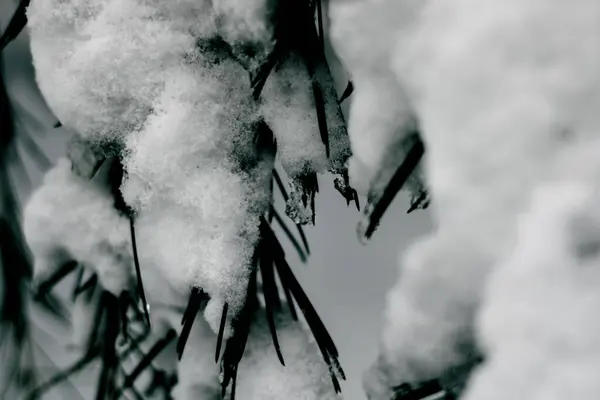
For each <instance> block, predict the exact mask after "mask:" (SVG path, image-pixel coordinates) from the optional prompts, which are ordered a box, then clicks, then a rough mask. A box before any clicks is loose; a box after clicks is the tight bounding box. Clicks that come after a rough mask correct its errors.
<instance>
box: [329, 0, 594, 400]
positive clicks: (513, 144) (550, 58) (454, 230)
mask: <svg viewBox="0 0 600 400" xmlns="http://www.w3.org/2000/svg"><path fill="white" fill-rule="evenodd" d="M333 10H334V12H335V16H334V17H335V18H334V26H336V27H337V28H336V30H335V31H336V32H338V33H336V35H337V37H339V40H338V41H339V42H340V44H339V47H340V48H341V54H342V56H343V57H344V59H345V60H346V61H347V62H348V64H350V65H352V64H353V63H356V64H357V65H359V64H360V63H361V61H362V60H364V63H366V64H367V67H364V69H362V70H361V69H359V68H357V67H356V71H355V72H354V73H355V76H356V87H357V96H356V98H355V100H354V101H355V103H354V104H353V106H352V109H351V117H350V132H351V140H352V142H353V143H352V145H353V149H354V147H356V148H355V149H354V150H355V153H356V154H357V155H358V154H361V150H360V149H370V148H371V147H369V146H372V147H375V148H376V149H381V148H382V147H384V145H385V143H387V142H386V141H383V140H373V141H370V142H369V144H365V145H363V144H362V142H361V141H360V139H359V138H358V136H357V135H356V134H354V132H356V131H355V129H356V128H358V127H361V128H362V127H363V126H364V125H361V123H362V122H361V121H368V120H369V119H372V120H373V121H376V122H373V124H375V123H377V121H381V122H379V123H382V124H383V122H385V121H388V120H392V117H397V118H400V117H401V116H402V115H404V113H405V111H403V110H404V109H403V108H402V107H400V106H398V104H405V103H403V102H400V101H396V102H395V103H396V108H395V110H390V111H389V112H385V111H386V110H387V109H385V108H384V109H383V111H382V109H380V108H379V107H378V108H377V109H374V108H373V107H371V108H369V102H366V103H365V104H363V105H361V106H360V107H359V106H356V104H357V102H360V98H361V95H360V90H361V89H360V87H361V81H365V82H373V81H377V80H382V79H383V78H384V77H387V79H389V80H390V82H393V83H390V84H385V85H383V84H382V85H381V87H377V89H376V90H374V91H373V92H372V96H373V97H374V98H376V100H373V104H375V101H381V99H388V98H391V97H389V96H402V95H404V96H406V98H407V99H408V100H409V105H408V106H406V109H409V110H413V111H414V113H415V115H416V118H417V119H418V123H419V126H420V130H421V133H422V135H423V139H424V141H425V144H426V149H427V150H426V151H427V155H426V172H427V179H428V187H430V188H431V192H432V198H433V203H432V204H433V212H434V214H435V216H436V219H437V225H438V229H437V230H436V232H435V233H433V234H432V235H431V236H429V237H428V238H426V239H424V240H422V241H420V242H418V243H417V244H415V245H414V246H413V248H412V249H411V250H410V251H408V252H406V253H405V254H404V255H403V256H402V257H401V261H400V272H399V280H398V283H397V285H396V287H395V288H394V289H393V290H392V291H391V292H390V294H389V297H388V306H387V310H386V313H385V315H386V317H385V325H384V331H383V337H382V339H383V340H382V348H381V352H380V357H379V359H378V362H377V363H376V364H375V365H374V366H373V370H372V371H371V372H370V373H369V376H371V377H375V378H373V379H372V381H373V385H372V386H373V387H375V388H377V387H378V388H379V389H373V391H372V393H370V394H371V395H372V398H373V399H387V398H388V397H386V396H389V389H390V388H391V387H392V386H395V385H398V384H400V383H402V382H405V381H408V382H411V381H420V380H425V379H431V378H436V377H439V376H440V375H442V376H443V375H444V374H445V373H446V371H448V369H449V368H450V367H453V366H456V365H460V364H464V363H468V362H470V360H471V359H472V357H473V355H474V354H476V353H477V345H476V343H475V341H474V340H473V338H474V331H473V328H474V326H473V325H474V317H475V315H476V313H477V312H478V309H479V307H480V304H481V301H482V299H481V296H482V294H483V292H484V284H485V282H486V279H487V277H488V275H489V272H490V271H492V270H493V269H494V265H495V264H496V263H497V262H498V261H499V260H500V259H503V258H505V257H507V256H509V255H510V254H511V253H512V252H513V251H514V250H515V248H516V246H519V245H520V243H521V242H520V241H519V240H518V239H517V236H516V232H517V229H516V227H517V223H518V220H519V215H520V214H521V213H523V212H524V211H525V210H526V208H527V204H528V203H529V199H530V197H531V194H532V191H533V188H534V187H536V186H537V185H538V184H539V183H541V182H543V181H544V180H546V179H550V178H552V176H554V175H555V174H556V169H555V165H556V162H557V159H559V158H560V157H561V155H562V154H563V153H564V152H566V151H569V149H570V147H571V146H573V145H576V144H581V143H585V141H586V140H588V139H589V138H590V137H593V136H594V135H597V131H598V127H599V126H600V120H599V119H600V117H599V116H598V113H597V112H596V111H595V110H597V109H598V107H599V106H600V90H599V89H600V85H599V83H600V81H599V80H598V72H597V71H598V67H599V66H600V64H599V62H598V57H597V54H598V49H597V47H598V46H597V40H594V39H591V38H598V35H599V32H598V17H597V15H598V12H597V11H598V4H597V3H596V2H595V1H592V0H579V1H576V2H575V3H573V2H571V3H565V2H561V1H558V0H556V1H533V2H521V1H516V0H515V1H508V2H507V1H495V0H485V1H480V0H477V1H475V0H453V1H445V2H414V1H365V2H360V3H354V4H350V5H339V6H337V7H336V8H334V9H333ZM359 22H360V23H361V25H358V26H365V27H364V28H362V29H360V28H357V24H358V23H359ZM374 32H376V33H378V35H379V36H380V37H381V40H373V36H372V35H374V34H375V33H374ZM355 37H357V38H359V39H361V40H364V43H363V44H360V43H357V42H356V39H354V38H355ZM353 40H355V42H353ZM379 46H381V47H383V50H379V52H377V50H376V49H378V48H379ZM368 48H370V49H373V50H372V52H365V50H364V49H368ZM378 54H386V55H387V54H392V56H391V57H390V58H391V61H390V59H388V58H382V57H381V56H380V57H379V58H378V57H377V55H378ZM367 60H368V61H367ZM380 65H382V66H380ZM369 68H370V69H369ZM351 69H352V67H351ZM389 70H391V71H393V74H394V77H393V78H392V77H390V74H389ZM362 71H365V72H364V77H362V76H361V72H362ZM386 72H387V74H386ZM394 79H395V80H394ZM399 88H402V89H399ZM384 89H385V90H384ZM390 91H391V94H388V93H389V92H390ZM358 104H360V103H358ZM387 116H389V117H387ZM363 130H364V129H363ZM396 134H398V133H396ZM363 151H366V150H363ZM379 151H381V150H379ZM363 154H366V153H363ZM357 158H359V157H357ZM359 159H360V161H361V162H362V164H363V165H359V167H360V168H358V167H357V169H361V168H363V167H364V166H365V165H366V166H368V165H367V161H369V160H370V161H374V162H380V159H378V157H377V156H376V155H375V154H371V155H366V156H364V157H363V158H359ZM579 162H581V163H582V165H586V166H587V164H585V163H586V161H584V160H579ZM374 165H376V164H375V163H374ZM353 171H356V170H353ZM353 176H357V173H354V172H353ZM571 178H572V177H569V178H568V179H571ZM506 301H512V299H510V298H508V297H507V300H506ZM490 318H491V317H490ZM574 322H575V321H574ZM515 323H516V324H518V321H517V322H515ZM515 329H518V328H515ZM525 340H526V341H527V342H528V341H534V340H535V338H533V337H531V336H526V337H525ZM515 354H517V353H515ZM513 361H514V362H515V363H517V364H518V363H519V362H520V361H519V358H515V359H514V360H513ZM376 382H379V384H377V383H376ZM499 384H501V383H499ZM381 388H383V389H381ZM378 391H379V393H378ZM486 393H487V392H486ZM562 393H563V396H562V398H565V397H567V396H569V397H573V395H574V393H576V392H573V393H568V392H562ZM500 397H502V396H500ZM507 397H510V398H525V397H527V396H526V394H525V393H524V392H520V391H517V392H511V395H508V396H505V397H503V398H507ZM542 397H543V396H542ZM542 397H540V398H542ZM575 397H579V396H577V395H575ZM486 398H487V397H486Z"/></svg>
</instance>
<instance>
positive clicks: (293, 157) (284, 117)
mask: <svg viewBox="0 0 600 400" xmlns="http://www.w3.org/2000/svg"><path fill="white" fill-rule="evenodd" d="M261 98H262V103H263V104H262V108H261V110H262V113H263V115H264V117H265V121H267V123H268V124H269V126H270V127H271V129H272V130H273V133H274V134H275V138H276V139H277V154H278V156H279V159H280V160H281V164H282V166H283V168H284V170H285V171H286V173H287V174H288V175H289V176H290V177H296V176H299V175H302V174H306V173H309V172H323V171H325V170H326V169H327V167H328V160H327V156H326V154H325V145H324V144H323V141H322V140H321V135H320V133H319V124H318V122H317V113H316V111H315V101H314V97H313V92H312V80H311V77H310V76H309V74H308V69H307V66H306V63H305V61H304V60H303V59H302V57H300V56H299V55H298V54H295V53H292V54H290V55H289V56H287V57H286V58H285V59H284V60H283V61H282V62H281V65H279V66H278V67H277V68H276V69H275V70H274V71H272V72H271V75H270V76H269V79H268V80H267V82H266V84H265V87H264V88H263V91H262V95H261Z"/></svg>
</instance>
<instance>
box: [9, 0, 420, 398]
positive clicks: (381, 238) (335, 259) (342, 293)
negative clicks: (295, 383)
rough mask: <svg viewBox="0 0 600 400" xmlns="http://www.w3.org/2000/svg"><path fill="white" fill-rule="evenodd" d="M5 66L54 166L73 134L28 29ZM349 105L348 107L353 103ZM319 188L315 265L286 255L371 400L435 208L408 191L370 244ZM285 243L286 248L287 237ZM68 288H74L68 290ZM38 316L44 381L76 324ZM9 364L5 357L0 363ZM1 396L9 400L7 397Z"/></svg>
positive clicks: (23, 121) (20, 122)
mask: <svg viewBox="0 0 600 400" xmlns="http://www.w3.org/2000/svg"><path fill="white" fill-rule="evenodd" d="M16 3H17V1H16V0H0V30H2V29H3V28H4V27H6V25H7V23H8V21H9V20H10V18H11V16H12V12H13V11H14V9H15V7H16ZM325 8H326V7H325ZM327 46H328V49H327V51H328V60H329V64H330V67H331V69H332V72H333V74H334V78H335V79H336V83H337V85H338V91H339V92H340V93H341V92H342V91H343V89H344V87H345V86H346V84H347V81H348V76H347V74H346V73H345V72H344V69H343V67H342V65H341V64H340V62H339V60H337V58H336V57H335V54H334V52H333V50H332V49H331V45H330V44H329V43H328V44H327ZM1 68H3V73H4V78H5V83H6V86H7V90H8V93H9V98H10V101H11V104H12V106H13V108H14V110H15V114H16V118H17V121H16V122H17V130H18V132H17V133H21V132H27V133H29V134H30V135H31V136H32V137H35V138H36V141H37V142H38V143H39V144H40V145H41V146H42V148H43V149H44V151H45V152H46V154H47V155H48V157H49V158H50V159H51V160H52V161H54V160H56V158H58V157H60V156H62V155H64V154H65V145H66V142H67V140H68V138H69V137H70V133H69V132H68V131H66V130H65V129H63V128H58V129H53V128H52V126H53V125H54V123H55V122H56V118H55V117H54V116H53V114H52V112H51V111H50V110H49V109H48V107H47V106H46V104H45V102H44V99H43V97H42V95H41V94H40V92H39V90H38V88H37V86H36V83H35V73H34V67H33V65H32V60H31V54H30V51H29V44H28V35H27V32H26V31H25V32H23V33H22V34H21V35H20V36H19V37H18V38H17V40H15V41H14V42H13V43H11V44H10V45H9V46H8V47H7V48H6V49H5V51H4V52H3V63H2V65H1ZM56 90H61V88H60V87H57V88H56ZM350 101H351V97H350ZM344 106H345V107H346V108H347V106H348V101H346V104H345V105H344ZM346 111H347V109H346ZM0 134H1V133H0ZM22 153H23V152H22ZM25 158H26V157H25ZM26 163H27V168H28V172H29V175H30V177H31V185H27V183H26V182H19V188H18V189H19V194H20V196H21V200H22V201H26V199H27V196H28V195H29V193H30V192H31V190H32V189H33V190H34V189H35V187H36V186H37V185H38V184H39V183H40V181H41V178H42V176H43V173H44V171H42V170H40V169H39V168H38V167H37V166H36V165H35V164H33V163H32V162H31V161H29V160H26ZM320 189H321V191H320V192H319V194H318V195H317V199H316V207H317V218H316V226H315V227H307V228H306V233H307V237H308V240H309V243H310V246H311V256H310V259H309V261H308V263H307V264H306V265H303V264H301V263H300V262H299V260H298V259H297V257H296V256H295V252H294V251H293V249H291V248H290V247H289V246H288V249H286V250H287V254H288V257H289V260H290V262H291V263H292V267H293V268H294V271H295V273H296V274H297V277H298V278H299V280H300V281H301V283H302V285H303V287H304V288H305V290H306V292H307V294H308V296H309V298H310V299H311V300H312V302H313V304H314V305H315V307H316V309H317V311H318V312H319V314H320V315H321V317H322V319H323V320H324V322H325V325H326V326H327V328H328V329H329V331H330V333H331V335H332V336H333V338H334V340H335V342H336V344H337V347H338V348H339V351H340V359H341V362H342V366H343V367H344V369H345V371H346V374H347V376H348V380H347V381H346V382H345V383H343V395H344V398H345V399H346V400H358V399H364V398H365V396H364V394H363V391H362V387H361V374H362V371H363V370H364V369H365V368H366V367H367V366H368V365H369V364H370V363H371V362H372V361H373V360H374V358H375V357H376V354H377V347H378V342H379V332H380V327H381V322H382V311H383V308H384V305H385V298H386V293H387V291H388V290H389V289H390V287H391V286H392V285H393V284H394V283H395V281H396V271H397V260H398V255H399V254H400V253H401V252H402V251H403V249H404V248H406V247H407V245H409V244H410V243H411V242H412V241H413V240H415V238H416V237H418V236H420V235H423V234H424V233H426V232H427V231H428V230H430V228H431V221H430V218H429V214H428V211H417V212H414V213H411V214H406V210H407V209H408V207H409V201H408V196H407V195H406V194H405V193H401V194H400V195H399V196H398V197H397V198H396V199H395V201H394V203H393V204H392V206H391V207H390V209H389V210H388V211H387V213H386V215H385V217H384V220H383V222H382V223H381V226H380V228H379V231H378V232H376V234H375V235H374V237H373V239H372V240H371V241H370V242H369V243H368V244H367V245H366V246H363V245H360V244H359V242H358V240H357V238H356V233H355V232H356V224H357V221H358V219H359V217H360V213H359V212H357V211H356V208H354V206H353V205H351V206H350V207H346V203H345V200H344V199H343V198H342V197H341V196H340V195H339V193H338V192H336V191H335V190H334V189H333V183H332V178H331V177H329V176H322V177H320ZM361 204H365V199H361ZM280 210H282V208H280ZM282 242H283V244H284V245H287V241H286V240H282ZM62 287H63V289H64V290H70V287H69V286H68V285H62ZM33 319H34V321H33V322H34V331H33V335H34V338H35V340H36V342H37V344H38V346H37V347H36V348H34V349H33V350H34V357H35V362H36V364H37V365H39V366H40V372H41V375H42V376H44V375H48V374H50V373H51V372H54V371H56V367H64V366H65V365H67V364H68V363H69V362H70V361H71V360H72V359H73V354H71V353H70V352H69V350H68V349H67V348H66V343H67V340H68V338H69V327H68V326H61V325H60V324H57V323H56V322H55V321H52V320H51V319H49V318H47V317H45V316H44V315H41V314H40V315H38V314H34V315H33ZM6 362H10V360H7V359H4V358H3V359H0V363H6ZM2 369H3V368H2V365H1V364H0V370H2ZM44 371H48V372H47V373H45V372H44ZM240 373H243V371H240ZM96 378H97V374H96V373H95V371H93V369H92V370H91V371H85V372H84V373H83V374H81V375H77V376H76V377H75V378H73V379H72V381H71V382H70V383H68V384H65V385H61V386H60V387H59V388H56V389H55V390H53V391H50V392H48V394H47V395H46V397H44V398H47V399H61V400H70V399H86V400H87V399H91V398H93V393H94V389H95V386H94V384H95V381H96ZM0 398H3V399H4V398H5V399H7V400H9V398H8V397H2V395H1V394H0ZM10 400H12V399H10ZM242 400H243V398H242ZM290 400H293V399H290Z"/></svg>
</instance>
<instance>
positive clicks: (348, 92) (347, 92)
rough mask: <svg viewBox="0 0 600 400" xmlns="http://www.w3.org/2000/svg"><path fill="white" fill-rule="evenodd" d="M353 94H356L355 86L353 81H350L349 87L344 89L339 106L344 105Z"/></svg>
mask: <svg viewBox="0 0 600 400" xmlns="http://www.w3.org/2000/svg"><path fill="white" fill-rule="evenodd" d="M352 92H354V85H353V84H352V81H348V85H347V86H346V89H344V92H343V93H342V95H341V96H340V98H339V100H338V104H342V103H343V102H344V100H346V99H347V98H348V97H350V96H351V95H352Z"/></svg>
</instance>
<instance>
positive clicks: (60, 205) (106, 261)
mask: <svg viewBox="0 0 600 400" xmlns="http://www.w3.org/2000/svg"><path fill="white" fill-rule="evenodd" d="M23 231H24V233H25V238H26V240H27V243H28V245H29V247H30V249H31V252H32V254H33V256H34V269H35V276H36V279H43V278H46V277H48V276H49V275H50V274H52V273H53V272H54V271H55V270H56V269H57V268H58V267H59V266H61V265H62V264H63V263H64V262H67V261H70V260H75V261H77V262H78V263H80V264H81V265H83V266H84V267H86V268H90V269H91V270H93V271H95V272H96V273H97V274H98V279H99V280H100V283H101V284H102V286H103V287H104V288H105V289H106V290H108V291H110V292H112V293H113V294H115V295H117V296H118V295H119V294H120V293H121V291H123V290H127V289H128V288H129V287H130V284H131V276H132V271H133V257H132V254H131V241H130V232H129V221H128V220H127V218H125V217H123V216H122V215H120V214H119V213H118V211H117V210H116V209H115V208H114V200H113V198H112V196H111V194H110V193H109V192H108V190H105V189H104V188H102V187H97V186H95V185H94V184H93V183H92V182H90V181H88V180H86V179H83V178H80V177H79V176H77V175H75V174H74V173H73V172H72V171H71V163H70V162H69V161H67V160H66V159H60V160H59V161H58V162H57V164H56V166H54V167H53V168H52V169H51V170H49V171H48V172H47V173H46V176H45V177H44V181H43V183H42V185H41V186H40V187H39V188H38V189H37V190H36V191H35V193H34V194H33V195H32V196H31V198H30V199H29V201H28V203H27V205H26V207H25V209H24V219H23Z"/></svg>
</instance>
